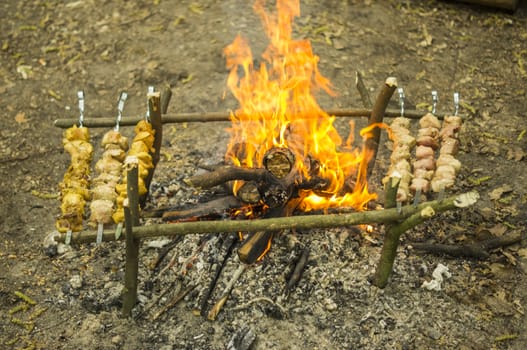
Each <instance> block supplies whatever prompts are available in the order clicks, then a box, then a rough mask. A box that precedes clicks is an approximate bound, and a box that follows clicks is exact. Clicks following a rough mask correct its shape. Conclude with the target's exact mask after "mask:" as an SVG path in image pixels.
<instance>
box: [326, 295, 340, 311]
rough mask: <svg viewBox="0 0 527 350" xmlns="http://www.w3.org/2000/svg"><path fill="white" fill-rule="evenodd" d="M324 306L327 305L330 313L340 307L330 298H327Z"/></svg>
mask: <svg viewBox="0 0 527 350" xmlns="http://www.w3.org/2000/svg"><path fill="white" fill-rule="evenodd" d="M324 304H325V307H326V310H328V311H335V310H336V309H337V307H338V306H337V304H336V303H335V302H334V301H333V299H330V298H327V299H326V300H325V301H324Z"/></svg>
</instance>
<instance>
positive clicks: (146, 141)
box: [112, 120, 155, 223]
mask: <svg viewBox="0 0 527 350" xmlns="http://www.w3.org/2000/svg"><path fill="white" fill-rule="evenodd" d="M134 132H135V136H134V139H133V141H132V145H131V146H130V150H129V151H128V156H134V157H137V159H138V161H139V169H138V174H139V179H138V192H139V195H140V196H142V195H145V194H146V193H148V189H147V188H146V183H145V180H146V179H147V177H148V174H149V171H150V169H152V168H153V167H154V163H153V159H152V156H151V154H150V153H152V152H154V139H155V130H154V129H153V128H152V124H150V123H149V122H147V121H146V120H141V121H139V122H138V123H137V124H136V126H135V128H134ZM126 181H127V175H126V170H124V172H123V181H122V183H121V184H118V185H117V186H116V187H115V189H116V192H117V193H118V196H117V199H116V207H117V209H116V210H115V212H114V214H113V215H112V218H113V220H114V222H115V223H119V222H122V221H123V220H124V209H123V204H124V200H125V199H126V198H127V193H126Z"/></svg>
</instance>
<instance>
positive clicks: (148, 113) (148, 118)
mask: <svg viewBox="0 0 527 350" xmlns="http://www.w3.org/2000/svg"><path fill="white" fill-rule="evenodd" d="M154 91H155V89H154V87H153V86H149V87H148V91H147V94H146V113H145V120H146V121H147V122H149V123H150V108H149V107H148V96H149V95H150V94H152V93H153V92H154Z"/></svg>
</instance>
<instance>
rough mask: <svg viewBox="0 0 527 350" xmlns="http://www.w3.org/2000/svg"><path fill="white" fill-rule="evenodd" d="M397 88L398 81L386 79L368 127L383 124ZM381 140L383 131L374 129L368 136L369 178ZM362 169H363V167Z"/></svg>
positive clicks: (365, 144) (366, 144) (366, 142)
mask: <svg viewBox="0 0 527 350" xmlns="http://www.w3.org/2000/svg"><path fill="white" fill-rule="evenodd" d="M396 88H397V79H395V78H393V77H390V78H388V79H386V81H385V83H384V85H383V86H382V88H381V91H380V92H379V95H378V96H377V99H376V100H375V104H374V105H373V108H372V110H371V115H370V117H369V118H368V125H369V126H373V125H375V124H378V123H382V121H383V119H384V115H385V114H386V107H387V106H388V102H390V99H391V98H392V95H393V93H394V91H395V89H396ZM380 138H381V129H380V128H378V127H374V128H373V129H372V130H371V131H370V133H369V135H368V136H367V138H366V140H365V142H364V146H365V148H366V152H367V154H368V155H369V156H370V158H369V161H368V177H369V176H370V174H371V172H372V171H373V167H374V165H375V159H376V158H377V151H378V149H379V140H380ZM361 168H362V167H361Z"/></svg>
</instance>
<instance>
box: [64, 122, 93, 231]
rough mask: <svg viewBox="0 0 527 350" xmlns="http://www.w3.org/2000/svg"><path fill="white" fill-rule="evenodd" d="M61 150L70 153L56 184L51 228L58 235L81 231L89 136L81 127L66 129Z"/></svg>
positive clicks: (87, 196)
mask: <svg viewBox="0 0 527 350" xmlns="http://www.w3.org/2000/svg"><path fill="white" fill-rule="evenodd" d="M62 143H63V145H64V150H65V151H66V152H68V153H69V154H70V166H69V167H68V170H67V171H66V173H65V174H64V178H63V180H62V182H61V183H60V184H59V189H60V194H61V202H62V204H61V206H60V210H61V214H60V215H59V217H58V218H57V221H56V223H55V226H56V228H57V230H58V231H59V232H67V231H68V230H71V231H75V232H77V231H81V230H82V223H83V218H84V207H85V206H86V201H87V200H89V198H90V192H89V178H90V163H91V158H92V154H93V147H92V145H91V144H90V133H89V130H88V129H87V128H85V127H77V126H76V125H74V126H73V127H71V128H69V129H66V131H65V132H64V138H63V140H62Z"/></svg>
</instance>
